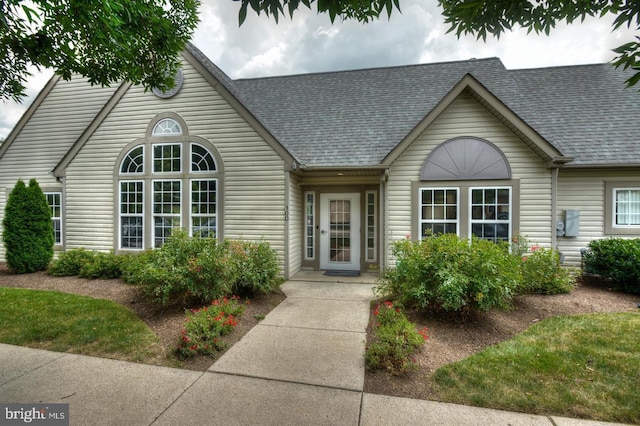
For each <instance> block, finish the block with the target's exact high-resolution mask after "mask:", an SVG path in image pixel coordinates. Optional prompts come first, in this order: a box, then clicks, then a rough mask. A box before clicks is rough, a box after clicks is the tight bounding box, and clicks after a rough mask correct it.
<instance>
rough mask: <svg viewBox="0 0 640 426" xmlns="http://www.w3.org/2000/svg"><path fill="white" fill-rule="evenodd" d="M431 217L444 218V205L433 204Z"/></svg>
mask: <svg viewBox="0 0 640 426" xmlns="http://www.w3.org/2000/svg"><path fill="white" fill-rule="evenodd" d="M433 218H434V219H437V220H444V207H443V206H435V207H434V208H433Z"/></svg>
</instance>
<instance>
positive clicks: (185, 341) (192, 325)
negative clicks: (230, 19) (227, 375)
mask: <svg viewBox="0 0 640 426" xmlns="http://www.w3.org/2000/svg"><path fill="white" fill-rule="evenodd" d="M243 312H244V305H242V304H240V298H239V297H237V296H232V297H231V298H226V297H224V298H222V299H216V300H214V301H213V302H212V303H211V305H209V306H205V307H203V308H201V309H188V310H187V311H186V312H185V314H186V319H185V322H184V328H183V329H182V332H181V333H180V340H179V342H178V345H177V347H176V350H175V352H176V355H177V356H178V357H179V358H181V359H184V358H190V357H193V356H195V355H196V354H202V355H213V354H214V353H215V352H217V351H221V350H223V349H225V348H226V344H225V342H223V341H222V340H221V339H220V337H222V336H226V335H227V334H229V333H231V332H232V331H233V329H234V328H235V327H236V326H237V325H238V318H239V317H240V316H241V315H242V313H243Z"/></svg>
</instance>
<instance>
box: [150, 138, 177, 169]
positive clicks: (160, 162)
mask: <svg viewBox="0 0 640 426" xmlns="http://www.w3.org/2000/svg"><path fill="white" fill-rule="evenodd" d="M181 159H182V156H181V145H180V144H172V145H154V146H153V171H154V172H155V173H168V172H179V171H180V170H181V167H180V164H181Z"/></svg>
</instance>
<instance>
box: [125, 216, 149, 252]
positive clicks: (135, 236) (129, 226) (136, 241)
mask: <svg viewBox="0 0 640 426" xmlns="http://www.w3.org/2000/svg"><path fill="white" fill-rule="evenodd" d="M121 224H122V225H121V231H120V233H121V241H120V246H121V247H122V248H129V249H141V248H142V243H143V235H144V233H143V229H142V217H141V216H123V217H122V218H121Z"/></svg>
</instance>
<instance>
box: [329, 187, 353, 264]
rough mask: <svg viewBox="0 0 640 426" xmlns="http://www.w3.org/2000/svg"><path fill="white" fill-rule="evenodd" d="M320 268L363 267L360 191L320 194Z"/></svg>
mask: <svg viewBox="0 0 640 426" xmlns="http://www.w3.org/2000/svg"><path fill="white" fill-rule="evenodd" d="M320 269H337V270H349V271H353V270H355V271H359V270H360V194H359V193H345V194H320Z"/></svg>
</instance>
